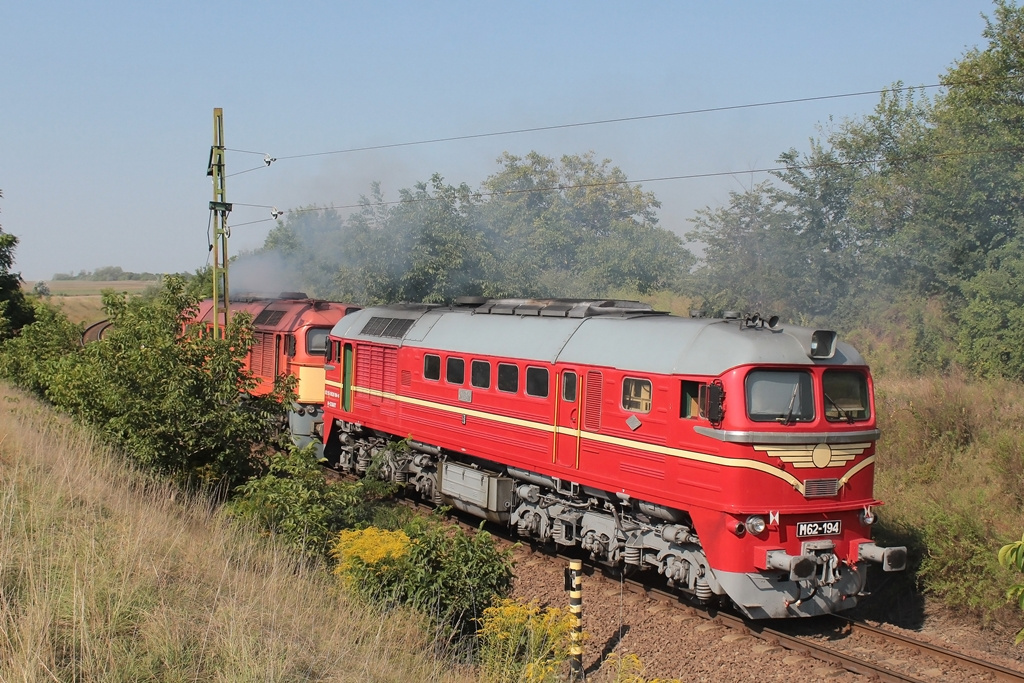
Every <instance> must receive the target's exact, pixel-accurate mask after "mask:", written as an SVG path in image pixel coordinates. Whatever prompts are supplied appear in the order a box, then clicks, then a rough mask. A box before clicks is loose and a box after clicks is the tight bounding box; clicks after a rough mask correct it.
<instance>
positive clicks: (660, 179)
mask: <svg viewBox="0 0 1024 683" xmlns="http://www.w3.org/2000/svg"><path fill="white" fill-rule="evenodd" d="M1021 78H1024V74H1018V75H1010V76H1006V77H1003V78H998V79H972V80H966V81H950V82H946V83H934V84H927V85H916V86H898V87H887V88H881V89H875V90H861V91H856V92H849V93H839V94H832V95H817V96H811V97H799V98H790V99H783V100H770V101H765V102H753V103H747V104H736V105H723V106H718V107H704V108H698V109H688V110H682V111H676V112H664V113H659V114H642V115H637V116H627V117H618V118H611V119H599V120H594V121H582V122H576V123H565V124H554V125H547V126H536V127H530V128H517V129H511V130H504V131H494V132H489V133H473V134H468V135H455V136H449V137H439V138H430V139H424V140H413V141H406V142H396V143H388V144H382V145H368V146H363V147H351V148H346V149H340V150H333V151H326V152H312V153H307V154H292V155H284V156H279V157H276V158H273V161H278V160H285V159H304V158H309V157H316V156H327V155H333V154H348V153H353V152H366V151H373V150H382V149H394V148H398V147H411V146H416V145H428V144H436V143H442V142H456V141H460V140H472V139H479V138H486V137H498V136H505V135H518V134H524V133H534V132H543V131H551V130H564V129H569V128H580V127H585V126H596V125H604V124H611V123H626V122H631V121H644V120H653V119H661V118H670V117H678V116H689V115H695V114H705V113H717V112H725V111H736V110H743V109H753V108H758V107H769V106H779V105H786V104H801V103H807V102H817V101H825V100H835V99H842V98H850V97H863V96H866V95H880V94H883V93H897V92H908V91H915V90H928V89H935V88H949V87H957V86H962V85H980V84H983V83H987V82H1000V81H1007V80H1019V79H1021ZM225 151H232V152H238V153H242V154H259V155H263V156H264V159H265V160H266V159H270V158H271V157H270V155H269V154H267V153H266V152H257V151H253V150H244V149H236V148H225ZM998 151H1011V150H981V151H967V152H955V153H939V154H935V155H929V156H926V155H916V156H915V157H912V158H916V159H925V158H939V157H943V156H963V155H976V154H983V153H988V152H998ZM1012 151H1019V150H1012ZM910 158H911V157H907V158H906V159H903V160H907V159H910ZM894 160H895V159H894ZM881 161H885V159H869V160H860V161H850V162H829V163H827V164H818V165H815V164H809V165H790V166H775V167H767V168H758V169H746V170H743V171H716V172H707V173H694V174H685V175H674V176H661V177H653V178H643V179H638V180H622V181H608V182H604V183H593V184H580V185H559V186H553V187H549V188H531V189H529V190H511V191H504V190H503V191H496V192H475V193H473V194H474V196H477V197H491V196H495V195H498V194H515V193H521V192H553V191H559V190H566V189H576V188H584V187H598V186H602V185H609V186H610V185H633V184H636V185H639V184H641V183H657V182H666V181H673V180H694V179H700V178H713V177H722V176H735V175H745V174H755V173H757V174H762V173H773V172H781V171H784V170H798V169H813V168H817V167H820V166H827V165H834V166H850V165H864V164H872V163H879V162H881ZM269 167H270V163H267V162H266V161H265V163H264V164H263V165H261V166H254V167H252V168H248V169H245V170H243V171H238V172H237V173H232V174H230V175H228V176H226V177H232V176H238V175H242V174H243V173H250V172H252V171H257V170H259V169H261V168H269ZM437 200H438V198H435V197H431V198H422V199H413V200H410V199H402V200H394V201H386V202H381V203H380V204H383V205H384V206H393V205H398V204H404V203H413V202H418V201H424V202H425V201H437ZM235 204H236V205H237V206H250V207H256V208H270V209H274V210H275V211H276V208H275V207H272V206H269V205H263V204H240V203H237V202H236V203H235ZM362 206H364V204H363V203H358V204H344V205H331V206H327V207H315V208H308V209H292V210H290V211H289V213H303V212H309V211H325V210H331V209H336V210H344V209H355V208H360V207H362ZM269 220H276V216H275V217H274V218H270V219H261V220H256V221H249V222H246V223H238V224H235V227H239V226H242V225H251V224H255V223H265V222H267V221H269Z"/></svg>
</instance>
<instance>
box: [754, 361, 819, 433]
mask: <svg viewBox="0 0 1024 683" xmlns="http://www.w3.org/2000/svg"><path fill="white" fill-rule="evenodd" d="M746 388H747V416H748V417H749V418H750V419H751V420H753V421H754V422H781V423H782V424H789V423H791V422H810V421H811V420H813V419H814V392H813V389H812V387H811V375H810V374H809V373H807V372H803V371H801V370H754V371H752V372H751V373H750V374H749V375H747V380H746Z"/></svg>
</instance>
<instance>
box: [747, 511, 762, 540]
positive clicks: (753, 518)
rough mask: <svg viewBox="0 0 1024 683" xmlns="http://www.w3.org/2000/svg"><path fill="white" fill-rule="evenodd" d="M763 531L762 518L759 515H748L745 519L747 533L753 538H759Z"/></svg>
mask: <svg viewBox="0 0 1024 683" xmlns="http://www.w3.org/2000/svg"><path fill="white" fill-rule="evenodd" d="M764 529H765V523H764V517H762V516H761V515H750V516H749V517H747V531H749V532H750V533H752V534H754V535H755V536H759V535H761V534H762V533H763V532H764Z"/></svg>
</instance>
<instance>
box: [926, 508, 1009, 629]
mask: <svg viewBox="0 0 1024 683" xmlns="http://www.w3.org/2000/svg"><path fill="white" fill-rule="evenodd" d="M984 508H985V506H984V505H982V504H980V502H979V501H975V504H974V505H967V506H965V507H964V508H962V509H934V510H932V511H931V512H930V514H929V515H928V517H927V518H926V519H925V521H924V524H923V526H922V529H921V531H922V535H923V539H924V543H925V546H926V548H927V550H926V553H925V555H924V557H923V558H922V560H921V570H920V572H919V573H918V578H919V580H920V581H921V582H922V585H923V587H924V589H925V591H926V592H927V593H930V594H932V595H934V596H936V597H938V598H940V599H941V600H942V602H943V603H945V604H946V605H947V606H949V607H953V608H967V609H970V610H973V611H975V612H976V613H979V614H981V615H982V616H985V614H987V613H990V612H992V611H994V610H996V609H997V608H998V607H999V606H1000V605H1001V604H1002V600H1001V595H1002V594H1003V592H1004V591H1005V580H1003V578H1002V577H1001V576H999V572H998V571H997V570H998V562H997V560H996V558H995V557H993V555H992V548H993V547H995V545H996V540H995V538H994V537H993V534H992V531H991V529H990V526H989V525H988V524H987V523H986V520H985V519H984V517H983V516H982V515H979V510H983V509H984Z"/></svg>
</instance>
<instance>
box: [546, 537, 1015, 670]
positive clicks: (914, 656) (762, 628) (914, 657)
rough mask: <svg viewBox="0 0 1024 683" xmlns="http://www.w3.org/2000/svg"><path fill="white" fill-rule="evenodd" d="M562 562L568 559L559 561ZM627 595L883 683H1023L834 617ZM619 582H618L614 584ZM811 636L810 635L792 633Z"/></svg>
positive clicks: (655, 593) (597, 574) (638, 587)
mask: <svg viewBox="0 0 1024 683" xmlns="http://www.w3.org/2000/svg"><path fill="white" fill-rule="evenodd" d="M561 559H566V560H567V559H568V558H565V557H562V558H561ZM589 572H590V576H591V578H597V579H598V580H601V581H610V580H611V581H615V580H614V579H610V578H609V577H607V576H606V575H605V574H604V573H603V572H602V571H601V570H600V569H599V568H596V567H594V566H592V565H591V566H590V567H589ZM619 581H621V582H622V583H623V584H624V585H625V586H626V588H627V589H628V590H630V591H633V592H636V593H642V594H643V595H645V596H647V597H648V598H650V599H654V600H658V601H662V602H665V603H668V604H670V605H671V606H673V608H675V609H681V610H686V611H688V613H690V614H691V615H695V616H697V617H700V618H702V619H707V620H710V621H713V622H716V623H718V624H721V625H723V626H726V627H728V628H729V629H732V630H734V631H737V632H739V633H742V634H745V635H749V636H753V637H755V638H759V639H761V640H763V641H765V642H766V643H768V644H771V645H778V646H780V647H782V648H785V649H786V650H789V651H792V652H796V653H802V654H805V655H807V656H810V657H813V658H814V659H816V660H818V661H821V662H825V663H828V664H834V665H836V666H838V667H841V668H842V669H844V670H845V671H849V672H851V673H855V674H858V675H860V676H864V677H866V678H867V679H868V680H874V681H884V682H889V681H893V682H905V681H911V682H917V683H922V682H925V681H936V680H940V681H947V680H964V681H1010V682H1016V683H1024V671H1018V670H1014V669H1011V668H1008V667H1005V666H1002V665H999V664H996V663H993V662H988V661H984V660H982V659H979V658H977V657H973V656H971V655H967V654H964V653H961V652H957V651H955V650H951V649H949V648H945V647H942V646H939V645H935V644H932V643H928V642H925V641H922V640H918V639H915V638H911V637H909V636H906V635H904V634H902V633H898V632H894V631H889V630H886V629H881V628H878V627H876V626H871V625H870V624H865V623H863V622H858V621H854V620H852V619H849V618H846V617H842V616H833V617H825V618H820V619H818V618H815V619H813V624H812V623H809V622H808V620H794V621H792V622H783V623H782V625H779V624H778V622H759V621H752V620H749V619H746V618H744V617H741V616H739V615H736V614H732V613H730V612H727V611H723V610H713V609H704V608H698V607H694V606H692V605H688V604H685V603H683V602H681V601H680V597H679V596H678V595H677V594H675V593H670V592H668V591H665V590H662V589H659V588H652V587H650V586H647V585H645V584H644V583H642V582H640V581H636V580H633V579H620V580H619ZM617 582H618V581H617ZM811 629H813V630H814V633H813V635H807V634H800V633H794V632H799V631H807V630H811Z"/></svg>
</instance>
